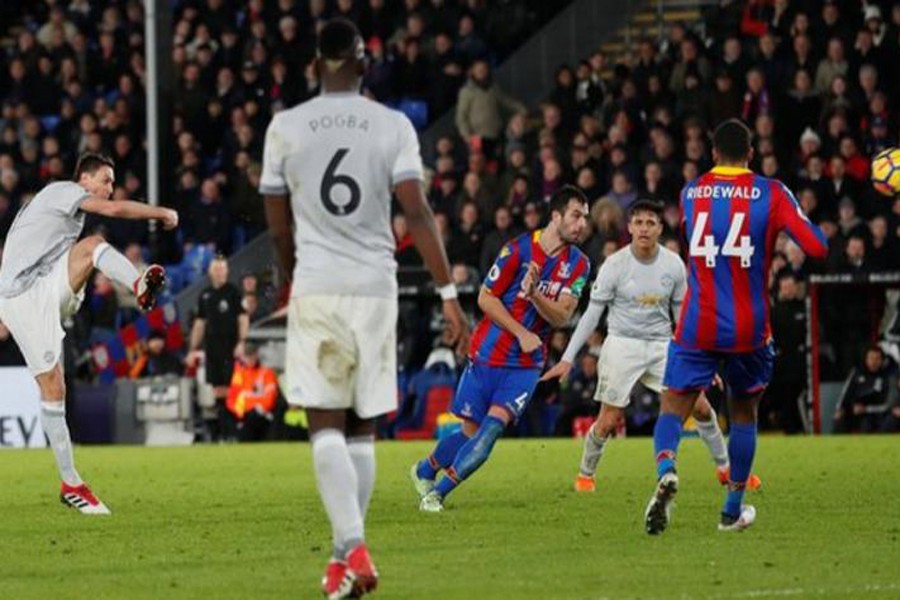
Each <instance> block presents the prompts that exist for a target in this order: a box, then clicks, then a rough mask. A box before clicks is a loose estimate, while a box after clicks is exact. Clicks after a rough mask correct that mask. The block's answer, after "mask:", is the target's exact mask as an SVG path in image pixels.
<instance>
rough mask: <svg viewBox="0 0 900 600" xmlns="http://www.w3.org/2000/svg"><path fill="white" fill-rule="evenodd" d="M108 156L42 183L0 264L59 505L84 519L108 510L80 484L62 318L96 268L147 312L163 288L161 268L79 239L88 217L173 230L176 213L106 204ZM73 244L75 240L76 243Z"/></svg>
mask: <svg viewBox="0 0 900 600" xmlns="http://www.w3.org/2000/svg"><path fill="white" fill-rule="evenodd" d="M113 168H114V164H113V161H112V159H110V158H107V157H105V156H102V155H99V154H91V153H88V154H83V155H82V156H81V157H80V158H79V159H78V164H77V165H76V167H75V177H74V181H57V182H54V183H51V184H49V185H47V186H46V187H45V188H44V189H42V190H41V191H40V192H38V194H37V195H36V196H35V197H34V198H32V199H31V201H30V202H28V203H27V204H25V205H24V206H23V207H22V208H20V209H19V212H18V214H17V215H16V218H15V220H14V221H13V224H12V227H11V228H10V230H9V234H8V236H7V238H6V247H5V251H4V252H3V263H2V264H0V321H3V323H4V324H6V326H7V327H8V328H9V331H10V333H12V336H13V338H14V339H15V340H16V344H18V346H19V349H20V350H21V351H22V356H24V357H25V363H26V364H27V365H28V368H29V369H30V370H31V372H32V374H33V375H34V378H35V380H36V381H37V384H38V388H39V389H40V394H41V427H43V429H44V433H45V434H46V435H47V439H48V440H49V441H50V446H51V447H52V448H53V453H54V455H55V457H56V465H57V467H58V468H59V476H60V479H61V480H62V484H61V488H60V496H59V497H60V501H61V502H62V503H63V504H65V505H66V506H69V507H72V508H75V509H77V510H78V511H80V512H81V513H83V514H86V515H108V514H109V512H110V511H109V509H108V508H107V507H106V505H104V504H103V502H101V501H100V500H99V499H98V498H97V497H96V496H95V495H94V494H93V493H92V492H91V490H90V489H89V488H88V486H87V485H86V484H85V483H84V482H83V481H82V480H81V477H80V476H79V474H78V471H76V470H75V461H74V459H73V457H72V441H71V439H70V438H69V427H68V425H66V413H65V398H66V387H65V383H64V381H63V371H62V360H61V357H62V342H63V338H65V336H66V332H65V330H64V329H63V327H62V321H64V320H65V319H67V318H69V317H71V316H72V315H74V314H75V313H76V312H77V311H78V307H79V306H80V305H81V301H82V300H83V299H84V286H85V284H86V283H87V281H88V279H89V278H90V276H91V274H92V273H93V272H94V269H98V270H99V271H100V272H102V273H103V274H104V275H106V276H107V277H109V278H110V279H112V280H113V281H117V282H119V283H120V284H122V285H124V286H125V287H127V288H129V289H132V290H134V293H135V296H137V303H138V306H139V307H140V308H141V309H142V310H149V309H150V308H152V307H153V305H154V304H155V302H156V294H157V293H158V292H159V290H160V289H161V288H162V286H163V284H164V283H165V271H164V270H163V268H162V267H161V266H159V265H151V266H149V267H147V269H146V270H145V271H144V272H143V273H142V274H141V273H138V272H137V269H135V268H134V265H132V264H131V261H129V260H128V259H127V258H125V256H123V255H122V254H120V253H119V252H118V251H117V250H116V249H115V248H113V247H112V246H110V245H109V244H107V243H106V242H105V241H104V240H103V238H102V237H100V236H99V235H91V236H88V237H86V238H85V239H83V240H81V241H80V242H79V241H77V240H78V237H79V236H80V235H81V230H82V228H83V227H84V218H85V215H86V214H87V213H94V214H98V215H102V216H106V217H114V218H119V219H146V220H151V219H155V220H159V221H162V224H163V227H165V228H166V229H173V228H175V227H177V226H178V213H176V212H175V211H174V210H171V209H168V208H160V207H155V206H149V205H147V204H145V203H143V202H135V201H131V200H116V201H111V200H110V198H111V197H112V193H113V183H114V181H115V173H114V171H113ZM76 242H77V243H76Z"/></svg>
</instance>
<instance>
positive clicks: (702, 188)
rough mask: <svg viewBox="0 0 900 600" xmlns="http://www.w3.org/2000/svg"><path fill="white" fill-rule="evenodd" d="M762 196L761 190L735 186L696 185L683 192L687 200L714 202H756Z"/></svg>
mask: <svg viewBox="0 0 900 600" xmlns="http://www.w3.org/2000/svg"><path fill="white" fill-rule="evenodd" d="M760 196H762V190H761V189H759V188H758V187H747V186H737V185H698V186H694V187H692V188H690V189H689V190H688V191H687V192H685V197H686V198H687V199H688V200H697V199H700V198H712V199H714V200H719V199H722V200H730V199H731V198H735V199H742V200H756V199H757V198H759V197H760Z"/></svg>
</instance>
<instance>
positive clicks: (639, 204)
mask: <svg viewBox="0 0 900 600" xmlns="http://www.w3.org/2000/svg"><path fill="white" fill-rule="evenodd" d="M664 210H665V207H664V206H663V204H662V202H656V201H654V200H649V199H646V198H640V199H638V200H635V201H634V202H632V203H631V206H629V207H628V220H629V221H630V220H631V219H632V218H633V217H634V215H636V214H638V213H639V212H648V213H653V214H654V215H656V218H657V219H659V221H660V223H662V220H663V211H664Z"/></svg>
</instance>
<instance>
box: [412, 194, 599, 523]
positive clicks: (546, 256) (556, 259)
mask: <svg viewBox="0 0 900 600" xmlns="http://www.w3.org/2000/svg"><path fill="white" fill-rule="evenodd" d="M587 214H588V204H587V199H586V198H585V196H584V194H583V193H582V192H581V190H579V189H577V188H574V187H571V186H565V187H563V188H562V189H560V190H558V191H557V192H556V193H554V194H553V196H552V198H551V200H550V223H549V224H548V225H547V226H546V227H545V228H544V229H542V230H538V231H535V232H533V233H526V234H523V235H520V236H519V237H517V238H515V239H513V240H512V241H510V242H508V243H507V244H506V245H505V246H504V247H503V250H501V252H500V255H499V257H498V258H497V260H496V261H495V262H494V265H493V266H492V267H491V270H490V271H489V272H488V276H487V278H485V280H484V284H483V285H482V286H481V291H480V293H479V294H478V307H479V308H480V309H481V310H482V312H484V318H483V319H482V320H481V322H480V323H479V324H478V326H477V327H476V329H475V334H474V335H473V336H472V344H471V347H470V349H469V364H468V366H467V367H466V370H465V372H464V373H463V375H462V377H461V378H460V381H459V385H458V387H457V390H456V395H455V397H454V399H453V406H452V407H451V411H452V412H453V414H455V415H456V416H458V417H460V418H461V419H463V426H462V430H461V431H459V432H456V433H454V434H452V435H450V436H448V437H446V438H444V439H442V440H441V441H440V442H438V444H437V446H436V447H435V449H434V450H433V451H432V453H431V454H430V455H429V456H428V457H427V458H425V459H423V460H421V461H419V462H418V463H416V464H414V465H413V466H412V469H411V470H410V477H411V478H412V480H413V484H414V486H415V488H416V491H417V492H418V493H419V496H420V497H421V502H420V504H419V508H420V510H423V511H426V512H439V511H441V510H443V503H444V499H445V498H446V497H447V495H448V494H450V492H452V491H453V490H454V489H456V487H457V486H458V485H459V484H460V483H462V482H463V481H464V480H465V479H467V478H468V477H470V476H471V475H472V474H473V473H474V472H475V471H476V470H478V468H479V467H481V465H482V464H484V462H485V461H486V460H487V458H488V456H490V453H491V450H492V449H493V447H494V443H495V442H496V441H497V439H498V438H499V437H500V436H501V435H502V434H503V431H504V430H505V429H506V426H507V425H508V424H509V423H510V422H511V421H514V420H516V419H518V418H519V416H521V414H522V412H523V411H524V410H525V407H526V406H527V405H528V401H529V399H530V398H531V394H532V392H533V391H534V388H535V386H536V385H537V382H538V379H539V377H540V374H541V369H542V368H543V366H544V361H545V360H546V354H547V351H546V340H547V338H548V336H549V335H550V332H551V328H552V327H561V326H563V325H565V324H566V323H567V322H568V321H569V319H570V318H571V317H572V313H573V312H574V311H575V307H576V306H577V305H578V299H579V297H580V296H581V292H582V290H583V288H584V286H585V283H586V281H587V277H588V273H590V261H589V260H588V259H587V257H586V256H585V255H584V254H583V253H582V252H581V251H580V250H579V249H578V248H577V247H576V246H575V244H576V243H577V242H578V241H579V239H580V238H581V234H582V232H583V231H584V228H585V226H586V224H587V221H586V217H587ZM442 469H443V470H444V477H443V478H442V479H441V480H440V481H439V482H438V483H437V485H435V476H436V475H437V472H438V471H439V470H442Z"/></svg>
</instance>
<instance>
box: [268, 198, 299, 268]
mask: <svg viewBox="0 0 900 600" xmlns="http://www.w3.org/2000/svg"><path fill="white" fill-rule="evenodd" d="M265 210H266V222H267V223H268V225H269V233H271V235H272V241H273V242H274V243H275V254H276V255H277V257H278V263H279V264H280V265H281V268H282V270H283V271H284V276H285V278H286V279H287V280H288V281H290V280H291V279H292V278H293V276H294V263H295V262H296V260H297V257H296V255H295V254H294V251H295V247H294V232H293V231H292V229H291V224H292V223H293V222H294V215H293V211H292V210H291V202H290V199H289V198H288V197H287V195H285V194H266V195H265Z"/></svg>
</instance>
